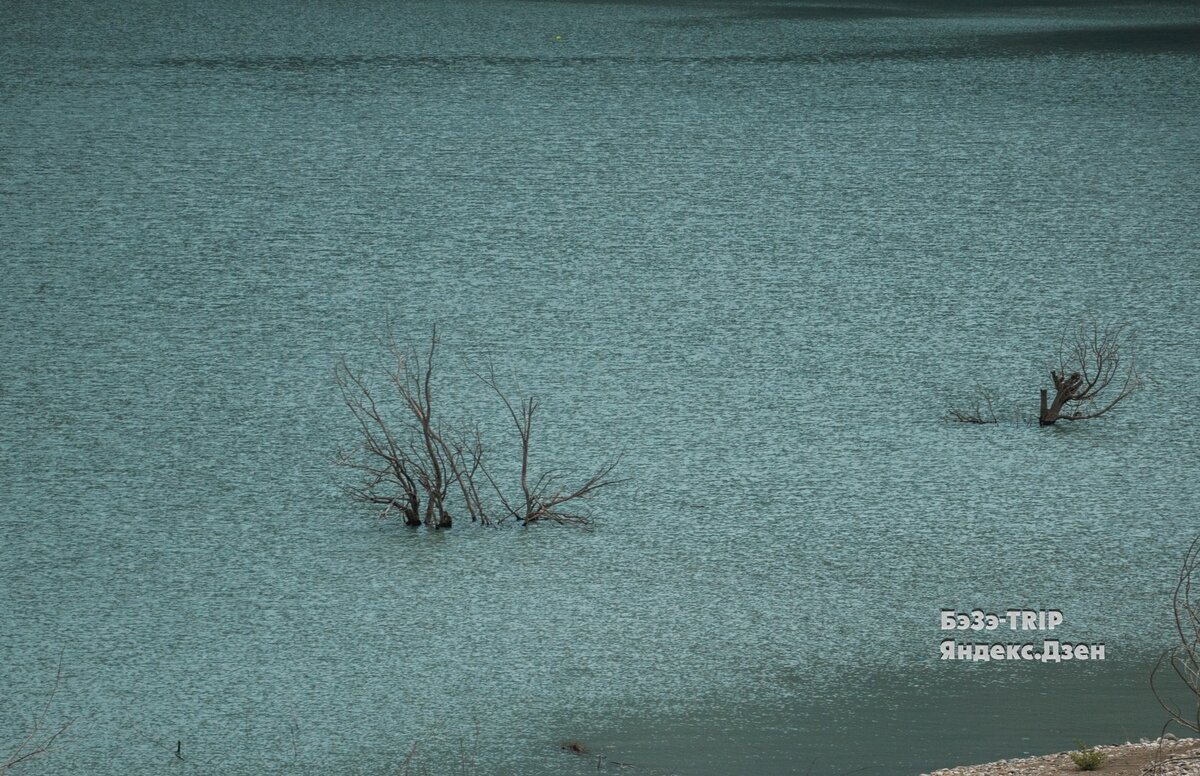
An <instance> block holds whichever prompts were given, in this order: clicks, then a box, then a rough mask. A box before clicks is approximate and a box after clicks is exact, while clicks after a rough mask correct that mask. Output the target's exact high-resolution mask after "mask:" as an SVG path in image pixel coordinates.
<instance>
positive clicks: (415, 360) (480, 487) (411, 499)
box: [334, 327, 617, 528]
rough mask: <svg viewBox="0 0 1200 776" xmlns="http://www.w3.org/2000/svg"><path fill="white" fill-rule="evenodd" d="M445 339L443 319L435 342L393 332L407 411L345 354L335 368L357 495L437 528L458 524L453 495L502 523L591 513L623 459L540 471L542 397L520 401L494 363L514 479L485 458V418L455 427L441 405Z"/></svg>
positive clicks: (490, 381)
mask: <svg viewBox="0 0 1200 776" xmlns="http://www.w3.org/2000/svg"><path fill="white" fill-rule="evenodd" d="M438 345H439V339H438V334H437V328H436V327H435V328H434V330H433V333H432V335H431V337H430V342H429V348H428V350H427V351H425V352H423V353H421V352H417V351H415V350H412V349H409V348H404V347H401V346H400V345H398V344H397V342H396V340H395V338H394V336H392V335H391V334H389V336H388V339H387V350H388V352H389V356H390V359H391V361H392V368H391V369H390V371H389V375H388V377H389V382H390V383H391V385H390V388H391V389H392V390H394V391H395V394H396V396H398V398H399V399H400V402H399V405H400V407H401V410H400V413H399V414H400V417H399V418H397V417H393V416H391V415H390V413H389V412H388V410H387V409H385V407H384V406H383V405H382V403H381V402H380V401H378V400H377V398H376V394H375V392H374V390H373V389H372V388H371V387H370V386H369V385H368V382H367V379H366V377H365V376H364V375H363V374H362V373H360V372H356V371H354V370H353V369H352V368H351V367H350V365H349V364H348V363H347V362H346V360H345V358H343V359H342V360H341V361H340V362H339V363H338V365H337V366H335V368H334V380H335V381H336V382H337V385H338V387H339V388H340V390H341V394H342V400H343V402H344V403H345V404H346V406H347V407H348V408H349V409H350V412H351V413H352V414H353V415H354V418H355V421H356V423H357V425H358V431H359V437H360V440H359V444H358V446H357V447H356V448H355V449H354V450H351V451H348V452H343V453H339V455H338V457H337V463H338V464H340V465H341V466H344V467H347V468H349V469H353V470H355V471H357V472H359V473H360V475H361V479H360V481H359V482H358V483H357V484H355V485H351V486H348V487H347V488H346V491H347V493H349V494H350V495H351V496H352V497H354V498H355V499H357V500H359V501H364V502H366V503H369V504H375V505H378V506H380V507H382V508H381V510H380V516H381V517H387V516H388V515H390V514H391V513H392V512H396V513H398V514H401V515H403V516H404V522H405V524H406V525H410V526H419V525H422V524H424V525H425V526H427V527H432V528H450V527H451V526H452V525H453V522H454V520H453V516H452V514H451V505H452V504H453V505H454V508H456V509H462V510H463V511H465V513H466V514H467V516H468V517H469V518H470V520H471V522H478V523H480V524H482V525H501V524H504V523H506V522H508V521H515V522H517V523H520V524H521V525H530V524H531V523H536V522H543V521H549V522H557V523H574V524H579V525H582V524H586V523H588V522H589V521H590V518H589V516H588V514H587V513H586V512H584V511H582V510H581V509H579V508H578V505H580V504H581V503H582V502H583V501H584V500H586V499H589V498H591V497H592V496H594V495H596V493H597V492H598V491H600V490H601V489H603V488H606V487H609V486H611V485H614V484H616V483H617V480H615V479H614V478H613V477H612V473H613V470H614V468H615V466H616V463H617V462H616V460H615V459H614V460H612V461H610V462H608V463H605V464H604V465H602V466H601V467H600V468H599V469H597V470H596V472H595V473H594V474H593V475H592V476H591V477H589V478H587V479H586V480H584V481H583V482H582V483H581V484H576V485H571V486H566V485H563V484H562V483H563V475H562V474H561V473H560V472H557V471H553V470H547V471H544V472H542V473H540V474H537V475H535V474H534V473H533V471H532V468H531V456H532V447H533V428H534V418H535V416H536V413H537V410H538V409H539V406H540V405H539V403H538V401H537V399H536V398H534V397H532V396H531V397H529V398H524V399H519V400H518V401H517V402H516V403H514V402H513V400H512V399H510V398H509V397H508V396H507V395H506V394H505V393H504V391H503V390H502V389H501V388H500V385H499V382H498V381H497V379H496V376H495V372H494V371H489V373H488V374H487V375H486V376H483V375H479V377H480V379H481V380H482V382H483V383H484V385H485V386H486V387H487V388H489V389H491V391H492V392H493V393H495V394H496V396H497V397H499V399H500V401H501V402H502V403H503V405H504V407H505V409H506V410H507V411H508V415H509V418H510V419H511V421H512V424H513V428H514V430H515V432H516V436H517V440H518V442H519V456H520V465H521V468H520V478H519V480H518V482H517V484H516V488H515V489H513V490H515V491H516V493H514V492H512V490H508V489H506V488H505V487H504V486H503V485H502V483H501V480H500V477H499V476H498V475H497V474H496V473H495V470H494V469H493V468H492V466H491V464H490V463H489V462H488V461H487V460H486V456H485V449H484V443H483V438H482V435H481V433H480V431H479V429H478V427H477V426H471V427H464V428H459V427H454V426H453V425H450V424H446V423H444V422H443V421H442V420H441V417H440V415H439V414H437V413H436V412H435V402H434V397H435V390H434V363H435V359H436V356H437V349H438ZM485 493H490V494H493V495H494V496H495V497H496V499H498V501H499V503H500V507H499V508H498V509H493V508H491V507H490V506H489V505H488V504H487V503H486V499H485V498H484V494H485Z"/></svg>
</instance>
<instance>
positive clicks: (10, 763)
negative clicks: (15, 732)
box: [0, 652, 75, 774]
mask: <svg viewBox="0 0 1200 776" xmlns="http://www.w3.org/2000/svg"><path fill="white" fill-rule="evenodd" d="M62 659H63V653H62V652H59V654H58V668H57V669H56V671H55V674H54V686H53V687H52V688H51V689H50V694H49V695H47V696H46V700H45V702H44V703H43V704H42V708H41V710H40V711H39V712H38V713H36V714H35V715H34V716H33V721H32V722H31V723H30V726H29V730H28V731H27V732H26V734H25V737H24V738H23V739H21V741H20V742H19V743H18V744H17V745H16V747H15V748H14V749H13V750H12V751H11V752H9V754H8V757H6V758H5V759H4V760H3V761H2V762H0V774H4V773H7V772H8V770H9V769H10V768H13V767H15V766H17V765H19V764H21V763H23V762H26V761H28V760H32V759H33V758H35V757H40V756H41V755H43V754H45V753H46V752H48V751H50V747H52V746H53V745H54V742H55V741H56V740H58V737H59V736H61V735H62V734H63V733H65V732H67V730H69V729H70V727H71V726H72V725H73V724H75V720H74V719H68V720H67V721H66V722H63V723H62V724H61V725H58V726H57V727H56V728H54V729H53V732H50V733H49V734H48V735H45V733H46V727H45V724H46V716H47V714H48V713H49V711H50V705H51V704H52V703H53V702H54V696H55V695H57V694H58V688H59V686H61V684H62Z"/></svg>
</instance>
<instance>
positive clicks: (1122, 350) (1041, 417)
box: [950, 324, 1143, 426]
mask: <svg viewBox="0 0 1200 776" xmlns="http://www.w3.org/2000/svg"><path fill="white" fill-rule="evenodd" d="M1049 372H1050V382H1051V384H1052V385H1053V390H1054V396H1053V399H1051V398H1050V391H1049V390H1048V389H1046V388H1043V389H1041V393H1040V398H1041V405H1040V408H1039V412H1038V424H1039V425H1042V426H1052V425H1054V424H1055V423H1057V422H1058V421H1060V420H1090V419H1092V418H1099V417H1101V416H1103V415H1105V414H1107V413H1108V412H1109V411H1111V410H1112V409H1113V408H1114V407H1116V406H1117V405H1118V404H1120V403H1121V402H1122V401H1124V400H1125V399H1127V398H1129V397H1130V396H1131V395H1132V394H1133V393H1134V392H1136V391H1137V390H1138V389H1139V388H1141V387H1142V385H1143V379H1142V375H1141V373H1140V372H1139V370H1138V364H1137V355H1136V352H1135V337H1134V335H1133V334H1132V333H1127V332H1126V330H1125V328H1124V327H1123V326H1105V327H1104V328H1103V329H1102V328H1100V327H1099V326H1096V325H1094V324H1093V325H1090V326H1089V325H1087V324H1080V325H1078V326H1076V327H1074V328H1072V329H1069V330H1068V331H1067V332H1066V333H1064V334H1063V336H1062V338H1061V339H1060V341H1059V347H1058V359H1057V363H1055V364H1054V365H1053V366H1051V367H1050V368H1049ZM994 401H995V400H994V397H993V396H992V394H991V393H990V392H988V391H984V390H976V392H975V393H974V394H973V395H972V396H971V397H970V398H969V399H968V401H967V403H966V404H964V405H962V406H960V407H956V408H952V409H951V410H950V418H951V419H952V420H955V421H958V422H960V423H995V422H997V420H998V418H997V415H996V412H995V409H994Z"/></svg>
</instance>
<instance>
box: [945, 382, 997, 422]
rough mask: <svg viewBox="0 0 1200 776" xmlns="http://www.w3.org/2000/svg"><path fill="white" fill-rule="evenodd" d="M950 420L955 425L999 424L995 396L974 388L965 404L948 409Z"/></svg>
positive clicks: (989, 392)
mask: <svg viewBox="0 0 1200 776" xmlns="http://www.w3.org/2000/svg"><path fill="white" fill-rule="evenodd" d="M950 419H951V420H953V421H955V422H957V423H999V422H1000V420H999V418H997V417H996V397H995V395H993V394H992V392H991V391H990V390H989V389H987V388H982V387H980V388H976V389H975V391H974V392H973V393H972V394H971V395H970V396H969V397H967V401H966V403H965V404H963V405H961V406H959V407H951V408H950Z"/></svg>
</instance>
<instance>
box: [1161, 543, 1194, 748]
mask: <svg viewBox="0 0 1200 776" xmlns="http://www.w3.org/2000/svg"><path fill="white" fill-rule="evenodd" d="M1193 585H1195V586H1196V587H1195V588H1193ZM1171 610H1172V612H1173V614H1174V616H1175V636H1176V638H1178V642H1177V643H1175V644H1174V645H1173V646H1172V647H1171V648H1170V649H1168V650H1166V651H1165V652H1163V654H1162V655H1161V656H1160V657H1159V659H1158V662H1157V663H1156V664H1155V666H1154V670H1153V671H1152V672H1151V673H1150V687H1151V689H1152V690H1153V691H1154V696H1155V697H1156V698H1157V699H1158V702H1159V704H1160V705H1161V706H1162V707H1163V709H1164V710H1166V712H1167V714H1168V716H1169V717H1170V722H1171V723H1174V724H1177V725H1180V726H1182V727H1183V728H1184V729H1185V730H1189V731H1191V732H1192V733H1200V537H1197V538H1196V539H1194V540H1193V541H1192V543H1191V545H1190V546H1189V547H1188V550H1187V554H1186V555H1185V556H1184V559H1183V567H1182V568H1181V569H1180V570H1179V577H1178V579H1177V580H1176V583H1175V589H1174V591H1173V593H1172V595H1171ZM1167 669H1169V672H1170V673H1174V674H1175V676H1176V678H1177V679H1178V680H1179V682H1181V683H1182V685H1183V688H1184V689H1185V693H1184V695H1185V697H1186V698H1187V700H1186V702H1185V703H1186V705H1180V704H1178V703H1176V702H1174V701H1173V700H1171V699H1169V698H1168V697H1167V695H1166V694H1164V692H1163V691H1161V690H1160V686H1159V685H1156V684H1155V679H1156V678H1157V677H1158V675H1159V673H1160V672H1164V673H1166V672H1167ZM1168 675H1169V674H1168Z"/></svg>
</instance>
